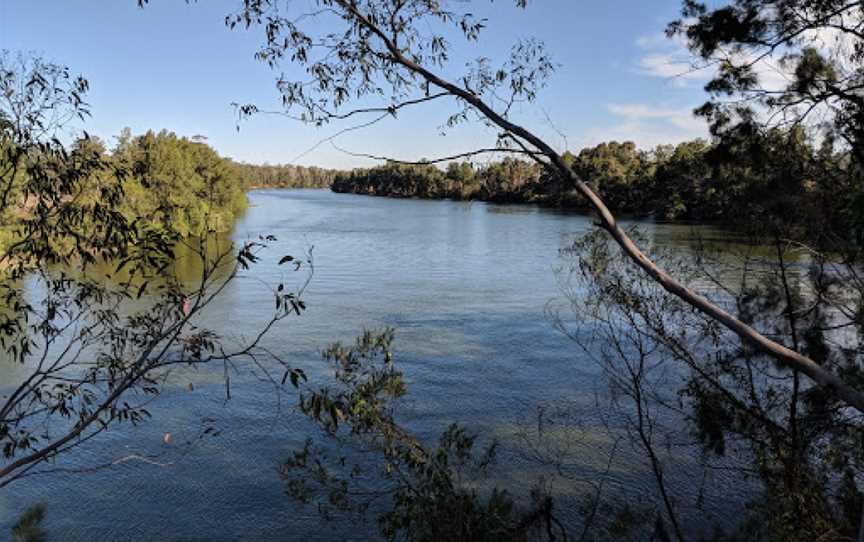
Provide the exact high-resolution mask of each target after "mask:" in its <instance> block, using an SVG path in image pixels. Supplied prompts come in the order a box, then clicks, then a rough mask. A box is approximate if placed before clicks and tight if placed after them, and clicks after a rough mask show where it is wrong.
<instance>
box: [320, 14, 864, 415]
mask: <svg viewBox="0 0 864 542" xmlns="http://www.w3.org/2000/svg"><path fill="white" fill-rule="evenodd" d="M334 2H335V3H336V4H338V5H339V6H340V7H341V8H342V9H344V10H345V12H346V14H349V15H350V16H352V17H354V18H356V19H357V21H359V23H360V24H361V25H362V26H363V27H365V28H366V29H368V30H369V31H370V32H371V33H373V34H375V35H376V36H377V37H378V38H379V39H380V40H381V41H382V42H383V44H384V46H385V47H386V48H387V51H388V52H389V53H390V55H391V56H392V58H393V61H394V62H395V63H397V64H399V65H401V66H403V67H404V68H406V69H407V70H408V71H410V72H411V73H413V74H415V75H417V76H420V77H421V78H423V79H424V80H425V81H426V82H427V83H429V84H431V85H434V86H436V87H438V88H440V89H442V90H445V91H447V92H449V93H451V94H453V95H454V96H456V97H458V98H461V99H463V100H465V101H466V102H467V103H469V104H470V105H472V106H473V107H474V108H476V109H477V110H478V111H480V112H481V113H482V114H483V115H484V116H486V118H488V119H489V120H490V121H491V122H493V123H494V124H496V125H498V126H499V127H501V128H502V129H504V130H505V131H506V132H510V133H512V134H513V135H515V136H518V137H520V138H522V139H524V140H525V141H527V142H528V143H530V144H531V145H532V146H534V147H535V148H537V149H538V150H540V151H541V152H542V153H543V154H545V155H546V156H547V157H548V158H549V160H550V161H551V163H552V164H551V166H552V167H553V168H554V169H555V170H556V171H557V172H558V174H559V175H561V176H562V177H563V178H564V179H566V180H568V181H570V182H572V183H573V184H574V186H575V187H576V189H577V190H578V191H579V193H580V194H582V196H584V197H585V198H586V199H587V200H588V202H589V203H590V204H591V206H592V207H593V208H594V210H595V211H596V212H597V214H598V215H599V216H600V223H601V226H602V227H603V229H605V230H606V231H607V232H609V234H610V235H611V236H612V238H613V239H614V240H615V242H616V243H618V245H619V246H620V247H621V248H622V250H624V252H625V253H626V254H627V256H628V257H629V258H630V259H631V260H632V261H633V262H634V263H636V265H637V266H639V267H640V268H641V269H642V270H644V271H645V272H646V273H647V274H648V275H649V276H650V277H651V278H652V279H653V280H654V281H655V282H657V283H658V284H659V285H660V286H661V287H663V289H664V290H666V291H667V292H669V293H671V294H672V295H675V296H677V297H678V298H680V299H681V300H682V301H684V302H685V303H687V304H689V305H690V306H692V307H693V308H695V309H697V310H699V311H700V312H702V313H703V314H705V315H706V316H708V317H709V318H711V319H713V320H715V321H717V322H718V323H720V324H722V325H723V326H724V327H726V328H727V329H729V330H730V331H732V332H733V333H735V334H736V335H738V336H739V337H740V338H741V339H743V340H744V341H745V342H746V343H748V344H750V345H751V346H752V347H754V348H756V349H757V350H759V351H761V352H764V353H765V354H768V355H769V356H771V357H773V358H774V359H776V360H777V361H779V362H780V363H782V364H783V365H785V366H787V367H789V368H790V369H794V370H799V371H801V372H802V373H804V374H806V375H807V376H808V377H809V378H811V379H812V380H813V381H814V382H816V383H817V384H819V385H820V386H823V387H825V388H829V389H831V390H833V391H834V393H835V394H836V395H837V397H839V398H840V399H841V400H842V401H843V402H845V403H846V404H847V405H849V406H851V407H853V408H855V409H856V410H858V411H859V412H862V413H864V393H862V392H861V391H860V390H857V389H854V388H852V387H851V386H849V385H848V384H846V382H844V381H843V379H841V378H840V377H839V376H837V375H836V374H834V373H832V372H830V371H828V370H826V369H825V368H824V367H822V366H821V365H819V364H818V363H816V362H815V361H813V360H812V359H810V358H809V357H807V356H804V355H802V354H800V353H798V352H795V351H794V350H792V349H790V348H787V347H785V346H783V345H782V344H780V343H777V342H775V341H773V340H771V339H769V338H768V337H766V336H765V335H763V334H761V333H759V332H758V331H757V330H756V329H754V328H752V327H751V326H749V325H747V324H745V323H744V322H742V321H741V320H739V319H737V318H736V317H735V316H733V315H732V314H730V313H728V312H726V311H725V310H723V309H722V308H720V307H719V306H717V305H715V304H714V303H712V302H711V301H709V300H708V299H706V298H705V297H703V296H701V295H699V294H698V293H697V292H695V291H694V290H691V289H690V288H688V287H687V286H685V285H684V284H682V283H680V282H678V281H677V280H676V279H675V278H673V277H672V276H671V275H670V274H669V273H668V272H667V271H666V270H665V269H663V268H661V267H660V266H658V265H657V264H656V263H654V261H652V260H651V259H650V258H649V257H648V256H647V255H646V254H645V253H644V252H642V250H641V249H640V248H639V247H638V246H637V245H636V243H635V242H633V240H632V239H631V238H630V236H628V235H627V233H626V232H625V231H624V230H623V229H622V228H621V227H620V226H619V225H618V223H617V221H616V219H615V216H614V215H613V214H612V212H611V211H610V210H609V208H608V207H607V206H606V204H605V203H604V202H603V200H602V199H600V197H599V196H598V195H597V194H595V193H594V191H592V190H591V188H590V187H589V186H588V185H587V184H586V183H585V181H584V180H582V179H581V178H580V177H579V176H578V175H577V174H576V173H575V172H573V170H571V169H570V168H569V167H567V165H566V164H565V163H564V161H563V159H562V158H561V156H560V155H559V154H558V153H557V152H556V151H555V150H554V149H553V148H552V147H551V146H549V145H548V144H547V143H546V142H545V141H543V140H542V139H540V138H539V137H538V136H536V135H534V134H533V133H532V132H530V131H528V130H527V129H525V128H523V127H522V126H519V125H517V124H514V123H513V122H511V121H509V120H507V119H506V118H504V117H503V116H501V115H500V114H498V113H497V112H496V111H495V110H493V109H492V108H491V107H490V106H489V105H488V104H486V103H485V102H484V101H483V100H482V99H481V98H480V97H479V96H477V95H476V94H473V93H471V92H469V91H467V90H465V89H464V88H462V87H460V86H458V85H455V84H453V83H452V82H450V81H448V80H445V79H442V78H441V77H439V76H438V75H436V74H435V73H433V72H431V71H429V70H428V69H427V68H425V67H423V66H420V65H419V64H417V63H416V62H414V61H412V60H411V59H409V58H408V57H406V56H405V54H403V52H402V50H400V49H399V48H398V47H397V46H396V44H395V43H394V42H393V41H392V40H391V39H390V38H389V37H388V36H387V35H386V34H385V33H384V32H383V31H382V30H381V29H380V28H378V27H377V26H376V25H375V24H374V23H372V22H371V21H370V20H369V19H368V18H367V17H366V16H365V15H363V14H362V13H361V12H360V11H358V9H357V6H356V4H355V3H353V2H349V1H348V0H334Z"/></svg>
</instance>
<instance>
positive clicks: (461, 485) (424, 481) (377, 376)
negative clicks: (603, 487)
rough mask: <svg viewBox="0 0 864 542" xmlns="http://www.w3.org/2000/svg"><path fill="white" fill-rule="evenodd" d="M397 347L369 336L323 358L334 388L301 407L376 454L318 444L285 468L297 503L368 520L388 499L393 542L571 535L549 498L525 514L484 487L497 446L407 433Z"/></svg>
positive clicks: (455, 432) (450, 433)
mask: <svg viewBox="0 0 864 542" xmlns="http://www.w3.org/2000/svg"><path fill="white" fill-rule="evenodd" d="M392 340H393V331H392V330H389V329H386V330H383V331H382V332H377V333H373V332H371V331H365V332H364V333H363V334H362V335H361V336H360V337H358V338H357V340H356V342H355V344H354V345H353V346H350V347H345V346H343V345H342V344H340V343H336V344H334V345H332V346H331V347H329V348H328V349H326V350H325V351H324V352H323V357H324V359H325V360H326V361H327V362H328V363H330V364H331V366H332V368H333V372H334V373H333V375H334V384H335V386H333V385H328V386H324V387H322V388H320V389H318V390H315V391H313V392H311V393H308V392H307V393H305V394H304V396H303V397H302V398H301V402H300V405H301V409H302V411H303V412H304V413H306V415H307V416H309V417H310V418H311V419H312V420H314V421H315V422H317V423H319V424H320V426H321V427H322V428H323V429H324V430H325V434H326V435H327V436H328V437H330V438H332V439H339V442H342V443H343V445H351V446H362V447H363V448H364V449H365V450H366V451H368V452H371V453H372V454H373V455H372V457H373V459H372V461H371V462H370V463H371V465H369V464H363V463H357V464H350V463H348V462H346V458H345V457H330V456H329V455H328V452H327V449H326V448H325V447H323V446H316V445H313V444H312V441H311V440H309V441H307V443H306V445H305V447H304V448H303V449H302V450H299V451H297V452H295V453H294V455H293V457H292V458H291V459H289V460H288V461H286V462H285V463H284V465H283V467H282V476H283V478H284V479H285V481H286V485H287V488H288V493H289V495H291V496H292V497H293V498H294V499H297V500H298V501H299V502H301V503H304V504H307V505H309V504H313V503H314V504H316V505H317V508H318V510H319V512H321V513H323V514H324V516H325V517H329V515H330V514H331V513H332V512H333V511H337V512H341V513H352V514H357V515H359V516H361V517H363V516H364V515H365V514H367V513H368V512H369V511H370V510H375V508H374V504H375V503H376V501H379V500H381V499H386V502H387V506H386V507H385V508H384V509H383V510H381V509H380V508H378V509H377V510H379V511H380V513H379V515H378V526H379V530H380V532H381V534H382V535H383V536H384V537H385V538H386V539H387V540H414V541H430V542H431V541H435V540H489V541H492V540H496V541H497V540H540V539H546V538H547V537H548V539H550V540H554V539H555V536H559V535H560V534H561V531H562V529H563V527H562V526H561V524H560V523H559V522H558V520H557V519H555V517H554V516H553V515H552V502H551V500H550V499H548V498H547V497H544V496H543V495H542V494H541V493H540V492H536V493H534V494H533V495H532V499H533V503H534V506H532V507H531V509H527V510H523V509H521V508H520V507H519V506H517V505H516V504H515V503H514V501H513V499H512V497H511V496H510V495H509V494H508V493H507V492H505V491H500V490H498V489H492V490H491V491H480V490H478V489H477V488H476V487H475V485H474V482H476V481H477V480H479V479H482V478H483V477H484V475H485V472H486V470H487V468H488V467H489V465H490V464H491V463H492V461H493V460H494V458H495V445H494V444H492V445H491V446H489V447H487V448H486V449H485V450H484V451H482V453H479V454H478V453H477V452H476V451H475V443H476V439H477V437H476V436H474V435H471V434H469V433H468V432H466V431H465V430H464V429H463V428H460V427H458V426H457V425H455V424H454V425H451V426H450V427H448V428H447V429H446V430H445V431H444V432H443V433H442V434H441V436H440V438H439V441H438V443H437V445H436V446H434V447H431V448H430V447H426V446H424V445H423V444H422V443H420V442H419V441H417V440H416V439H415V438H414V437H413V436H411V434H410V433H408V432H407V431H406V430H405V429H403V428H402V427H401V426H399V424H398V423H397V421H396V417H395V415H396V412H395V405H396V402H398V399H399V398H400V397H402V396H403V395H404V394H405V393H406V391H407V390H406V388H405V384H404V381H403V379H402V373H401V372H400V371H399V370H397V369H396V368H395V365H394V362H393V360H392V354H391V351H390V346H391V343H392ZM343 435H344V436H345V437H350V440H347V441H346V440H344V439H342V438H340V436H343ZM365 455H367V456H368V455H369V454H365ZM370 480H371V481H370ZM552 533H555V534H554V535H553V534H552Z"/></svg>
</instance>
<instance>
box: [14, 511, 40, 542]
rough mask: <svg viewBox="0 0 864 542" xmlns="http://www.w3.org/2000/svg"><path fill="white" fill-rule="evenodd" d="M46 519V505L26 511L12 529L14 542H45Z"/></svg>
mask: <svg viewBox="0 0 864 542" xmlns="http://www.w3.org/2000/svg"><path fill="white" fill-rule="evenodd" d="M44 519H45V505H42V504H37V505H35V506H31V507H30V508H28V509H27V510H25V511H24V513H23V514H22V515H21V517H20V518H18V521H17V522H16V523H15V525H14V526H13V527H12V542H45V540H46V537H45V531H44V530H43V529H42V521H43V520H44Z"/></svg>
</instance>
